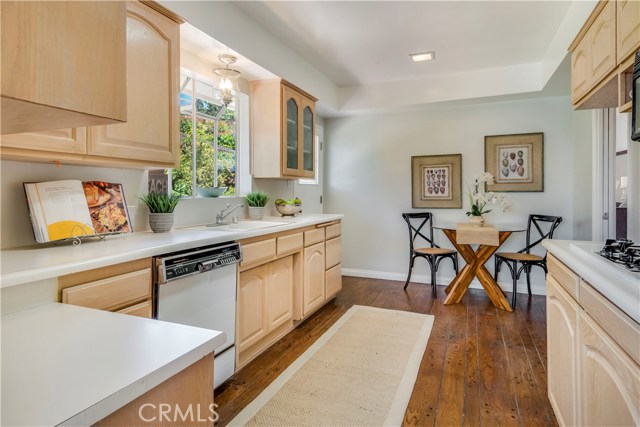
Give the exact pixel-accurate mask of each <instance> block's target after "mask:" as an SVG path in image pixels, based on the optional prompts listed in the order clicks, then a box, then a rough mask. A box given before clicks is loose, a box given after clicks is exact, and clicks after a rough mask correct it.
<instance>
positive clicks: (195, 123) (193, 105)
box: [191, 79, 198, 197]
mask: <svg viewBox="0 0 640 427" xmlns="http://www.w3.org/2000/svg"><path fill="white" fill-rule="evenodd" d="M191 82H192V86H191V91H192V92H191V93H192V94H193V96H192V97H191V196H192V197H196V185H197V183H196V181H197V173H196V169H197V167H198V164H197V141H196V139H197V135H198V129H197V127H198V118H197V115H198V113H197V111H196V98H197V97H196V79H192V80H191Z"/></svg>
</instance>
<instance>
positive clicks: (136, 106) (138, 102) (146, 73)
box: [87, 2, 180, 167]
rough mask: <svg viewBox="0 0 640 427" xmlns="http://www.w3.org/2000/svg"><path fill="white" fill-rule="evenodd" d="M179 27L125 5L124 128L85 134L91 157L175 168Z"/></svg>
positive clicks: (133, 5) (145, 8)
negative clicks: (125, 112)
mask: <svg viewBox="0 0 640 427" xmlns="http://www.w3.org/2000/svg"><path fill="white" fill-rule="evenodd" d="M179 43H180V27H179V25H178V24H177V23H176V22H174V21H172V20H171V19H169V18H167V17H166V16H164V15H162V14H161V13H159V12H156V11H155V10H153V9H151V8H150V7H148V6H145V5H143V4H141V3H138V2H128V3H127V81H128V82H129V84H128V86H127V97H126V99H127V110H128V112H129V113H128V120H127V123H123V124H119V125H110V126H99V127H92V128H90V129H89V134H88V145H87V152H88V154H89V155H91V156H105V157H115V158H120V159H127V160H142V161H145V162H148V163H149V164H154V163H155V164H157V165H164V166H168V167H171V166H174V165H175V163H176V162H177V160H178V157H177V156H178V150H179V115H180V113H179V105H178V93H179V87H178V85H179V75H180V59H179V58H180V45H179Z"/></svg>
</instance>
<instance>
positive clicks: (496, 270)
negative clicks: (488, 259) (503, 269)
mask: <svg viewBox="0 0 640 427" xmlns="http://www.w3.org/2000/svg"><path fill="white" fill-rule="evenodd" d="M493 263H494V265H493V280H495V281H496V282H497V281H498V273H499V272H500V263H499V259H498V257H497V256H494V257H493Z"/></svg>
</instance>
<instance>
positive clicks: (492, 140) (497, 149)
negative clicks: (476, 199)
mask: <svg viewBox="0 0 640 427" xmlns="http://www.w3.org/2000/svg"><path fill="white" fill-rule="evenodd" d="M543 142H544V134H543V133H542V132H540V133H521V134H516V135H491V136H485V137H484V164H485V170H486V171H487V172H490V173H491V174H492V175H493V176H494V178H495V183H494V184H492V185H487V191H501V192H505V191H510V192H528V191H544V164H543V160H544V158H543Z"/></svg>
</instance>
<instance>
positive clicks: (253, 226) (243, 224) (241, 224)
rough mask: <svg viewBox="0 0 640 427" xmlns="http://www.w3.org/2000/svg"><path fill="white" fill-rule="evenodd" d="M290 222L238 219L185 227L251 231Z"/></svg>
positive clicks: (191, 228)
mask: <svg viewBox="0 0 640 427" xmlns="http://www.w3.org/2000/svg"><path fill="white" fill-rule="evenodd" d="M287 224H290V222H281V221H238V223H237V224H233V223H224V224H208V225H198V226H195V227H186V228H187V229H190V230H193V229H200V230H211V231H251V230H260V229H262V228H269V227H277V226H279V225H287Z"/></svg>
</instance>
